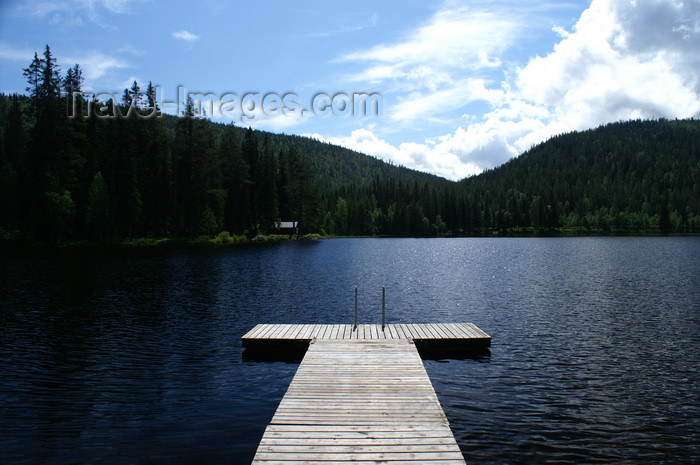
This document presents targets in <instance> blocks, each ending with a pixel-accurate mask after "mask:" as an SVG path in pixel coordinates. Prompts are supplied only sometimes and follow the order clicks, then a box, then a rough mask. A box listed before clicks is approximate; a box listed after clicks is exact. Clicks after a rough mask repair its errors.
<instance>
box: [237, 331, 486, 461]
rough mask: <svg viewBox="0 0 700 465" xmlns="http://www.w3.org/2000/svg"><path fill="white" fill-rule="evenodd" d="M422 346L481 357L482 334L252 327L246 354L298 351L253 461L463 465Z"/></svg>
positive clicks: (246, 336)
mask: <svg viewBox="0 0 700 465" xmlns="http://www.w3.org/2000/svg"><path fill="white" fill-rule="evenodd" d="M421 343H422V344H424V345H427V346H431V345H432V346H433V347H434V346H435V344H437V345H438V346H439V347H441V348H442V349H445V348H446V347H455V348H457V349H462V350H463V349H465V348H466V349H468V350H474V349H482V350H483V349H484V348H486V347H488V346H489V345H490V343H491V337H490V336H489V335H488V334H486V333H484V332H483V331H481V330H480V329H479V328H477V327H476V326H474V325H472V324H469V323H454V324H391V325H385V326H384V328H383V329H382V325H358V326H357V327H355V326H354V325H257V326H255V327H254V328H253V329H252V330H251V331H249V332H248V333H247V334H246V335H245V336H243V345H244V346H245V347H246V348H247V349H246V350H249V349H251V348H253V349H258V350H259V349H261V348H263V347H265V346H266V345H267V346H269V347H273V348H276V349H280V348H285V347H286V348H289V347H295V346H296V347H303V348H304V350H306V352H305V355H304V358H303V360H302V361H301V364H300V365H299V369H298V370H297V372H296V374H295V376H294V378H293V379H292V382H291V384H290V386H289V389H288V390H287V392H286V394H285V395H284V397H283V398H282V401H281V402H280V405H279V407H278V408H277V411H276V412H275V415H274V417H273V418H272V420H271V421H270V424H269V425H268V426H267V428H266V429H265V432H264V434H263V437H262V440H261V441H260V445H259V446H258V449H257V451H256V454H255V458H254V459H253V464H255V465H271V464H280V465H296V464H311V465H314V464H315V465H321V464H324V465H328V464H329V463H339V464H342V463H346V462H347V463H349V462H352V463H356V464H357V463H359V464H377V463H390V464H394V465H398V464H406V465H408V464H411V465H417V464H428V465H448V464H450V465H457V464H460V465H464V464H465V461H464V458H463V456H462V453H461V452H460V449H459V446H458V445H457V442H456V441H455V438H454V436H453V434H452V431H451V430H450V426H449V423H448V421H447V418H446V417H445V414H444V412H443V410H442V407H441V405H440V401H439V400H438V398H437V395H436V394H435V391H434V390H433V387H432V384H431V383H430V379H429V378H428V374H427V372H426V371H425V367H424V366H423V363H422V360H421V355H420V354H419V351H418V346H419V344H421ZM290 344H291V346H290Z"/></svg>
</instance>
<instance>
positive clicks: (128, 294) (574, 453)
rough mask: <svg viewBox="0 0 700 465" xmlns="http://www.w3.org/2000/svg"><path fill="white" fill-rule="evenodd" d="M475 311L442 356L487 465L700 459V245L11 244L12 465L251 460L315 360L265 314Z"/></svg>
mask: <svg viewBox="0 0 700 465" xmlns="http://www.w3.org/2000/svg"><path fill="white" fill-rule="evenodd" d="M355 286H357V287H358V293H359V315H360V322H362V323H379V322H381V287H382V286H385V287H386V296H387V321H388V322H390V323H396V322H401V323H422V322H472V323H474V324H476V325H477V326H479V327H480V328H481V329H483V330H484V331H486V332H487V333H489V334H490V335H491V336H492V338H493V340H492V347H491V351H490V354H488V355H484V356H481V357H478V358H476V359H466V360H426V361H425V365H426V368H427V370H428V373H429V375H430V378H431V381H432V383H433V385H434V387H435V390H436V392H437V394H438V396H439V398H440V401H441V402H442V405H443V407H444V409H445V413H446V414H447V417H448V419H449V421H450V425H451V427H452V430H453V432H454V434H455V437H456V439H457V441H458V443H459V445H460V447H461V449H462V451H463V453H464V456H465V458H466V460H467V461H468V462H469V463H471V464H515V463H523V464H530V463H559V464H580V463H616V464H617V463H629V464H642V463H644V464H646V463H669V464H671V463H673V464H678V463H687V464H691V463H700V395H699V393H700V373H699V372H698V370H699V367H700V238H698V237H650V238H631V237H625V238H597V237H593V238H542V239H515V238H495V239H490V238H488V239H334V240H325V241H316V242H299V243H282V244H277V245H271V246H265V247H246V248H211V249H209V248H197V249H178V250H172V249H95V250H62V251H53V252H21V253H19V252H11V251H2V252H0V463H8V464H9V463H13V464H35V463H45V464H119V465H121V464H164V463H167V464H220V463H228V464H231V463H233V464H239V463H240V464H244V463H249V462H250V460H251V459H252V457H253V455H254V453H255V449H256V447H257V443H258V441H259V440H260V438H261V436H262V434H263V430H264V429H265V426H266V424H267V422H268V421H269V420H270V418H271V417H272V415H273V413H274V411H275V409H276V407H277V404H278V402H279V400H280V399H281V397H282V396H283V394H284V392H285V389H286V387H287V385H288V383H289V382H290V380H291V378H292V376H293V375H294V372H295V370H296V368H297V366H298V364H297V363H285V362H275V361H273V362H261V361H249V360H247V359H244V357H243V351H242V348H241V343H240V338H241V336H242V335H243V334H244V333H245V332H247V331H248V330H249V329H250V328H252V327H253V326H254V325H255V324H257V323H282V322H284V323H351V322H352V320H353V311H354V307H353V305H354V294H353V291H354V287H355Z"/></svg>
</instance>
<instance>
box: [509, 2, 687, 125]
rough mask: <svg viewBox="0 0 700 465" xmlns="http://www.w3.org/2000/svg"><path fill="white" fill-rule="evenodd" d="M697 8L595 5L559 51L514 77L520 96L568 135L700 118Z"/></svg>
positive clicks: (649, 4)
mask: <svg viewBox="0 0 700 465" xmlns="http://www.w3.org/2000/svg"><path fill="white" fill-rule="evenodd" d="M697 25H700V2H697V1H687V2H680V1H672V0H655V1H653V0H638V1H637V2H633V3H631V2H628V1H622V0H594V1H593V2H592V3H591V6H590V8H588V9H587V10H586V11H584V12H583V14H582V15H581V18H580V19H579V21H578V23H577V24H576V26H575V27H574V29H573V31H572V32H571V33H568V34H564V35H563V36H562V37H563V39H562V40H561V41H560V42H559V43H558V44H556V45H555V47H554V50H553V51H552V52H551V53H550V54H548V55H547V56H545V57H536V58H533V59H531V60H530V62H529V63H528V64H527V65H526V66H525V67H524V68H522V69H521V70H520V71H519V73H518V77H517V83H516V85H517V90H516V93H517V95H516V98H519V99H522V100H524V101H527V102H530V103H532V104H534V105H542V106H544V107H546V108H547V109H548V110H549V112H550V117H551V120H552V121H554V122H557V123H559V126H562V127H565V128H566V129H567V130H573V129H584V128H589V127H593V126H596V125H599V124H601V123H605V122H609V121H615V120H621V119H630V118H652V117H661V116H664V117H691V116H698V115H700V98H699V97H698V91H700V81H698V78H697V69H698V64H700V27H696V26H697Z"/></svg>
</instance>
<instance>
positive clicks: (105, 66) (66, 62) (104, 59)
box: [58, 51, 133, 92]
mask: <svg viewBox="0 0 700 465" xmlns="http://www.w3.org/2000/svg"><path fill="white" fill-rule="evenodd" d="M58 60H59V62H60V64H61V66H62V67H66V68H67V67H69V66H73V64H74V63H78V64H79V65H80V67H81V68H82V69H83V77H84V78H85V89H86V90H92V91H97V92H100V91H105V90H107V89H94V88H93V87H94V86H95V84H96V81H97V80H99V79H101V78H103V77H105V76H109V75H110V73H111V72H112V70H114V69H122V68H129V67H130V65H129V63H127V62H125V61H123V60H121V59H119V58H117V57H114V56H111V55H107V54H105V53H102V52H97V51H92V52H88V53H87V54H85V55H80V56H75V57H71V56H59V57H58ZM122 80H123V79H120V82H121V81H122ZM132 82H133V80H132Z"/></svg>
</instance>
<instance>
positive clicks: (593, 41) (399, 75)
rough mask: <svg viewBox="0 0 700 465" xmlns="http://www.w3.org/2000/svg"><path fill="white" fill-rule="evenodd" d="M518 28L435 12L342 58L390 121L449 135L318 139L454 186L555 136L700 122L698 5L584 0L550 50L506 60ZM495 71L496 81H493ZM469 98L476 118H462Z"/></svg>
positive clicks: (485, 17)
mask: <svg viewBox="0 0 700 465" xmlns="http://www.w3.org/2000/svg"><path fill="white" fill-rule="evenodd" d="M520 19H521V20H522V18H520ZM524 28H525V26H523V25H522V23H521V22H519V21H518V19H517V18H514V17H513V18H510V19H508V17H507V15H506V17H505V18H504V17H503V16H502V15H501V16H497V15H495V14H492V13H490V12H489V11H474V10H473V9H469V8H461V9H453V8H452V9H444V10H441V11H439V12H437V13H436V14H435V15H434V16H433V17H432V18H431V19H430V20H429V21H428V22H427V24H425V25H424V26H422V27H420V28H418V29H417V30H416V31H413V32H411V33H409V34H407V35H406V37H405V38H404V40H401V41H398V42H395V43H390V44H380V45H376V46H374V47H372V48H369V49H367V50H360V51H356V52H352V53H348V54H345V55H343V56H341V57H340V58H339V59H338V60H340V61H343V62H356V63H359V64H362V65H365V68H364V69H363V71H361V72H360V73H356V74H353V75H350V76H348V79H350V80H354V81H362V82H369V83H373V84H375V85H380V86H385V88H386V89H387V92H388V93H389V94H392V93H393V94H395V101H394V103H393V104H392V105H390V106H389V105H387V107H386V109H387V116H388V118H389V120H390V124H391V125H401V126H403V127H411V126H416V125H419V124H429V123H431V122H435V123H439V124H445V125H452V126H453V127H456V129H455V130H454V131H453V132H452V133H450V134H446V135H444V136H441V137H436V138H432V139H428V140H424V141H420V143H402V144H400V145H398V146H395V145H392V144H390V143H388V142H387V141H386V140H383V139H382V138H381V136H378V135H376V134H374V133H373V132H372V131H370V130H369V129H359V130H355V131H353V132H352V134H351V135H350V136H344V137H334V138H329V139H328V140H330V141H331V142H333V143H337V144H340V145H343V146H346V147H349V148H352V149H355V150H359V151H362V152H365V153H368V154H371V155H374V156H377V157H379V158H382V159H385V160H390V161H392V162H394V163H396V164H401V165H405V166H408V167H411V168H416V169H420V170H425V171H430V172H432V173H436V174H439V175H442V176H444V177H446V178H450V179H460V178H463V177H465V176H468V175H472V174H477V173H479V172H481V171H483V170H484V169H488V168H492V167H495V166H498V165H500V164H502V163H503V162H505V161H507V160H508V159H510V158H512V157H514V156H517V155H518V154H519V153H522V152H523V151H525V150H527V149H528V148H530V147H531V146H533V145H535V144H537V143H538V142H541V141H543V140H545V139H547V138H548V137H551V136H553V135H556V134H559V133H563V132H568V131H572V130H582V129H587V128H591V127H595V126H598V125H600V124H603V123H606V122H612V121H618V120H627V119H635V118H658V117H668V118H673V117H678V118H688V117H698V116H700V97H699V95H698V93H699V92H700V79H699V77H698V70H699V69H700V1H698V0H684V1H681V0H636V1H629V0H593V1H592V2H591V4H590V7H589V8H588V9H586V10H585V11H584V12H583V13H582V14H581V16H580V18H579V19H578V21H577V22H576V24H575V25H574V26H573V28H572V29H571V31H566V30H565V29H563V28H562V27H560V26H554V28H553V30H554V32H556V33H557V34H558V37H559V40H558V42H557V43H556V44H555V45H554V47H553V49H552V50H551V51H549V53H547V54H546V55H544V56H536V57H533V58H531V59H530V60H529V61H528V62H527V63H526V64H520V65H518V64H514V63H508V62H507V61H506V60H505V59H504V56H505V52H507V51H508V49H509V47H512V46H513V44H515V43H516V41H517V40H518V38H519V35H520V34H522V33H523V31H524ZM494 71H497V72H498V73H501V76H504V77H502V78H501V79H500V80H495V79H494V76H495V75H497V74H494ZM475 102H476V103H479V104H482V105H487V106H488V110H487V112H485V113H484V114H483V115H480V116H474V115H470V114H468V113H466V107H467V105H469V104H472V103H475ZM460 110H463V111H464V112H463V113H461V117H460V118H458V119H455V114H460ZM467 123H468V124H467Z"/></svg>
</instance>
